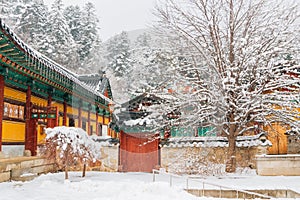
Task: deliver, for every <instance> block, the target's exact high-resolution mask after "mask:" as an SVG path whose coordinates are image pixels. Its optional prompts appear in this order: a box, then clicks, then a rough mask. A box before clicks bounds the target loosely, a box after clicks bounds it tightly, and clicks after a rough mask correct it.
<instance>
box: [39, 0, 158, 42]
mask: <svg viewBox="0 0 300 200" xmlns="http://www.w3.org/2000/svg"><path fill="white" fill-rule="evenodd" d="M53 1H54V0H44V2H45V3H46V4H48V5H51V3H52V2H53ZM86 2H88V1H86V0H63V3H64V5H65V6H67V5H76V4H77V5H79V6H80V7H82V5H84V4H85V3H86ZM89 2H92V3H93V4H94V5H95V7H96V10H97V13H98V18H99V21H100V24H99V26H100V37H101V39H102V40H106V39H108V38H109V37H111V36H113V35H115V34H118V33H120V32H122V31H123V30H124V31H130V30H136V29H141V28H146V27H147V26H150V24H151V21H152V20H153V19H154V17H153V15H152V10H153V8H154V5H155V2H156V0H89Z"/></svg>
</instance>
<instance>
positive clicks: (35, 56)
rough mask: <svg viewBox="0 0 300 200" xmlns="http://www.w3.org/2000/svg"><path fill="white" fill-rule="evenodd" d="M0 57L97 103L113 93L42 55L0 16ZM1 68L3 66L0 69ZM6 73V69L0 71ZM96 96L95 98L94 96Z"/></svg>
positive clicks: (11, 65) (29, 74) (27, 73)
mask: <svg viewBox="0 0 300 200" xmlns="http://www.w3.org/2000/svg"><path fill="white" fill-rule="evenodd" d="M0 61H1V63H2V64H4V66H5V67H7V68H14V69H13V70H15V71H17V72H19V73H22V74H24V75H25V76H27V77H30V78H33V79H39V80H40V81H41V82H42V83H45V84H47V85H51V86H53V87H54V88H57V89H60V90H62V91H64V92H66V93H69V94H72V95H76V96H80V97H82V98H83V99H87V100H88V98H93V101H94V100H96V101H99V104H101V105H103V106H108V105H109V104H110V103H114V102H112V97H110V98H108V97H107V96H105V95H104V94H102V93H101V91H97V90H95V89H94V88H92V87H90V86H89V85H88V84H86V83H85V82H83V81H81V80H79V75H77V74H75V73H73V72H71V71H70V70H68V69H66V68H65V67H63V66H61V65H59V64H58V63H56V62H54V61H53V60H51V59H50V58H48V57H46V56H45V55H43V54H41V53H39V52H37V51H36V50H34V49H33V48H31V47H30V46H28V45H27V44H25V43H24V42H23V41H22V40H21V39H20V38H19V37H18V36H17V35H16V34H15V33H14V32H13V31H12V30H11V29H10V28H9V27H8V26H7V25H6V24H4V22H3V20H2V19H1V18H0ZM2 70H3V69H2ZM2 73H3V74H5V72H2ZM95 96H96V97H97V98H94V97H95Z"/></svg>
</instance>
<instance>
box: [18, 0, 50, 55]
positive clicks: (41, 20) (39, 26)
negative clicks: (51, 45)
mask: <svg viewBox="0 0 300 200" xmlns="http://www.w3.org/2000/svg"><path fill="white" fill-rule="evenodd" d="M48 14H49V13H48V9H47V7H46V5H45V4H44V2H43V1H42V0H34V1H32V2H30V3H29V4H27V5H26V9H25V10H24V12H23V14H22V15H21V17H20V22H19V23H18V27H17V28H16V30H17V31H18V34H19V35H20V37H22V39H24V40H25V42H26V43H28V44H30V45H31V46H33V47H34V48H35V49H37V50H39V51H40V52H41V53H46V52H45V50H46V48H44V45H45V44H47V42H46V37H47V36H46V31H45V30H46V26H47V16H48Z"/></svg>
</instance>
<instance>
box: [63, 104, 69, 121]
mask: <svg viewBox="0 0 300 200" xmlns="http://www.w3.org/2000/svg"><path fill="white" fill-rule="evenodd" d="M67 108H68V104H67V100H64V116H63V126H67Z"/></svg>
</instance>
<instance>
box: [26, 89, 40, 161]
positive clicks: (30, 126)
mask: <svg viewBox="0 0 300 200" xmlns="http://www.w3.org/2000/svg"><path fill="white" fill-rule="evenodd" d="M31 106H32V103H31V87H30V86H28V88H27V92H26V119H25V150H30V151H31V155H32V156H34V155H36V149H37V143H36V141H37V139H36V137H37V136H36V130H35V129H36V124H35V120H33V119H31Z"/></svg>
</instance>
